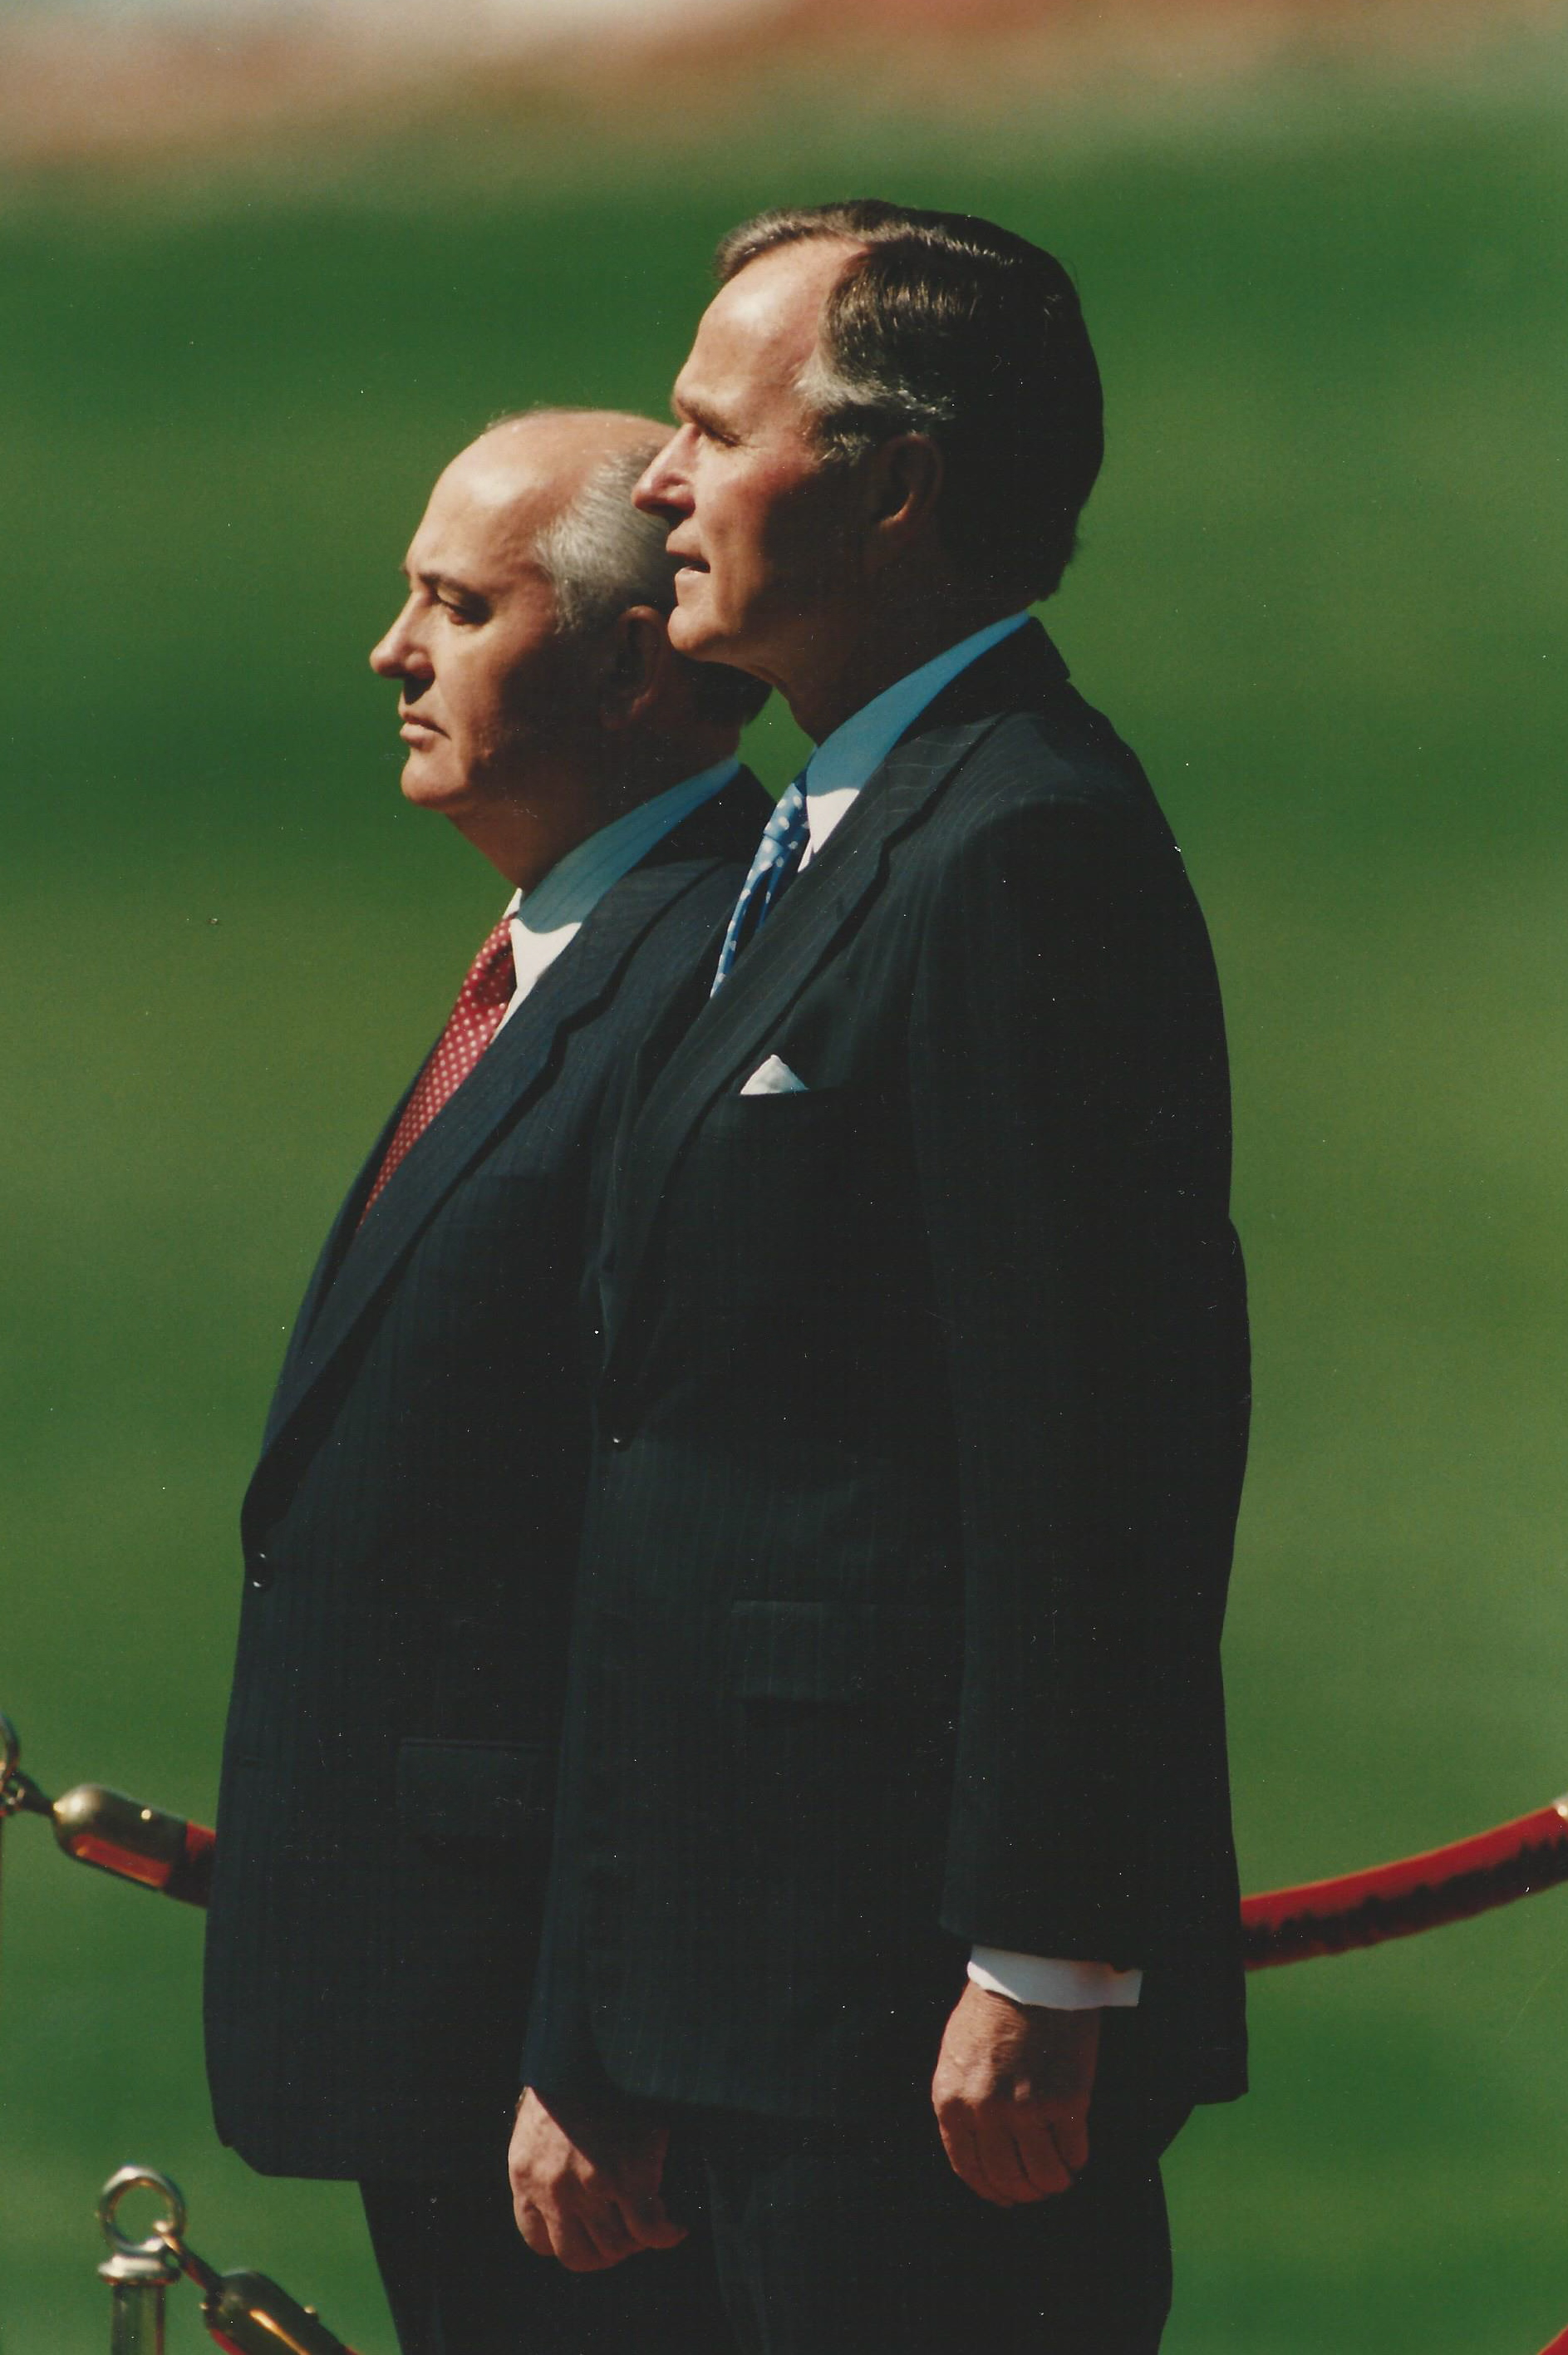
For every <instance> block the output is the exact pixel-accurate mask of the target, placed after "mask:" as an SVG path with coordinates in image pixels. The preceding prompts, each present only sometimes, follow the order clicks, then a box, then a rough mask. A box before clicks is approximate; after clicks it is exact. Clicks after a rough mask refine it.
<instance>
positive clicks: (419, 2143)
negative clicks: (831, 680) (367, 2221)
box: [206, 774, 768, 2176]
mask: <svg viewBox="0 0 1568 2355" xmlns="http://www.w3.org/2000/svg"><path fill="white" fill-rule="evenodd" d="M767 813H768V803H767V800H766V797H765V795H764V794H763V793H762V791H761V789H760V788H759V787H758V786H757V784H756V783H755V781H754V780H752V778H750V777H749V776H745V775H744V774H743V775H742V777H741V779H738V780H737V781H736V783H733V784H732V785H731V786H729V787H727V788H726V789H725V791H724V792H723V793H722V794H720V795H719V796H718V798H717V799H716V800H715V801H713V802H711V803H709V805H707V806H706V807H704V808H703V809H700V810H699V811H698V812H696V813H695V814H694V815H693V816H692V817H690V818H688V820H687V821H686V822H685V823H684V824H683V825H682V826H680V827H678V828H677V830H676V832H675V833H674V834H672V835H671V836H669V837H667V839H666V841H665V842H664V843H663V844H661V845H660V846H659V847H657V848H656V850H655V851H654V852H653V853H652V854H651V855H650V857H649V858H647V859H646V860H645V862H644V864H643V865H642V866H640V867H638V868H635V869H634V870H633V872H632V873H631V874H629V875H627V876H626V877H625V878H624V879H623V880H622V881H621V882H620V883H618V884H617V885H616V886H615V887H614V889H613V890H612V891H610V892H609V893H608V894H607V895H606V897H605V898H604V899H603V900H601V902H600V904H599V906H598V907H597V908H596V909H595V911H594V912H593V913H592V915H591V916H590V917H589V919H588V921H587V922H586V923H585V924H584V926H583V928H582V930H581V932H580V933H579V934H578V936H577V938H576V940H575V941H574V942H573V943H572V944H571V947H570V948H568V949H567V950H566V951H565V953H564V954H562V955H561V956H560V958H558V959H557V961H556V962H555V964H552V965H551V966H550V967H549V971H548V972H547V973H546V974H545V975H543V976H542V978H541V979H540V981H539V984H538V985H537V986H536V988H535V989H534V991H533V992H532V994H531V995H530V996H529V997H528V999H527V1000H526V1001H525V1002H524V1004H523V1005H522V1007H519V1009H518V1011H517V1014H516V1015H515V1016H514V1017H513V1018H512V1020H511V1021H510V1022H509V1023H508V1024H507V1027H506V1028H505V1029H504V1030H502V1031H501V1033H500V1034H499V1036H498V1038H497V1039H496V1041H495V1043H494V1045H493V1046H492V1047H491V1048H490V1050H488V1052H487V1053H486V1054H485V1057H484V1059H483V1060H482V1061H481V1062H480V1064H479V1065H478V1067H477V1069H476V1070H475V1072H474V1073H473V1074H472V1076H471V1077H470V1078H469V1079H468V1080H467V1082H465V1083H464V1086H463V1087H462V1088H461V1089H460V1090H459V1091H458V1092H457V1094H456V1095H455V1096H453V1099H452V1100H451V1102H450V1103H448V1104H447V1105H446V1106H445V1107H444V1109H443V1111H442V1112H441V1114H439V1115H438V1117H437V1118H436V1120H435V1121H434V1122H433V1123H432V1125H431V1126H430V1128H429V1129H427V1130H426V1132H425V1134H424V1135H423V1136H422V1137H421V1139H420V1141H419V1143H418V1144H417V1145H416V1146H414V1147H413V1149H412V1151H411V1153H410V1154H409V1156H408V1157H407V1158H406V1159H405V1160H404V1161H403V1162H402V1164H401V1165H400V1167H399V1168H398V1170H397V1172H396V1173H395V1175H394V1176H393V1177H392V1179H391V1181H390V1182H389V1185H388V1187H387V1188H386V1190H385V1191H384V1193H383V1194H382V1195H381V1197H380V1198H379V1200H378V1202H377V1204H376V1207H375V1209H373V1211H372V1212H371V1213H370V1216H369V1218H368V1220H367V1221H366V1224H365V1226H364V1228H363V1230H362V1231H360V1232H358V1233H357V1234H356V1232H355V1226H356V1221H357V1218H358V1215H359V1209H360V1205H361V1203H362V1202H363V1200H364V1198H365V1195H366V1193H367V1191H368V1187H369V1184H370V1182H371V1178H372V1177H373V1175H374V1172H375V1171H376V1169H377V1168H378V1167H379V1163H380V1156H381V1153H382V1150H383V1149H384V1146H385V1145H386V1142H387V1138H388V1136H389V1135H390V1133H391V1127H392V1125H393V1124H394V1123H395V1121H396V1118H397V1114H398V1112H399V1111H400V1110H401V1106H399V1107H398V1108H397V1110H396V1111H394V1113H393V1115H392V1120H391V1121H389V1124H388V1128H387V1130H386V1131H385V1132H384V1133H383V1135H382V1136H381V1138H380V1139H379V1141H378V1143H377V1146H376V1147H375V1150H374V1151H373V1152H372V1153H371V1155H370V1156H369V1158H368V1161H367V1163H366V1165H365V1167H364V1169H363V1170H362V1171H361V1172H360V1175H359V1177H358V1178H357V1181H356V1183H355V1185H354V1187H353V1188H352V1190H351V1191H350V1193H349V1196H348V1199H347V1202H346V1203H345V1204H344V1206H343V1209H342V1211H341V1212H340V1213H339V1216H338V1219H337V1221H336V1226H335V1227H334V1230H333V1232H332V1235H331V1237H330V1238H329V1240H328V1241H327V1244H326V1248H325V1251H324V1252H323V1254H322V1258H321V1262H320V1264H319V1265H318V1267H317V1268H316V1271H315V1275H314V1276H313V1278H312V1280H311V1284H310V1288H309V1290H308V1292H307V1294H306V1295H305V1300H304V1306H303V1308H302V1310H301V1313H300V1316H299V1321H298V1324H297V1326H296V1327H295V1331H294V1335H293V1341H292V1343H291V1346H290V1348H289V1352H288V1357H287V1359H286V1362H285V1364H284V1367H283V1375H282V1379H281V1380H280V1382H279V1385H278V1391H277V1395H276V1397H275V1399H274V1400H273V1402H272V1414H271V1417H270V1419H269V1422H268V1424H267V1431H266V1436H265V1440H264V1443H263V1445H262V1451H261V1462H260V1464H259V1465H258V1467H257V1470H256V1473H255V1476H254V1478H253V1479H252V1481H251V1488H250V1492H249V1494H248V1495H247V1497H246V1499H245V1508H244V1515H243V1535H244V1547H245V1561H246V1571H247V1582H246V1592H245V1598H244V1604H243V1610H242V1614H241V1620H240V1647H239V1658H238V1663H237V1666H236V1669H235V1678H234V1692H233V1699H232V1702H231V1706H230V1712H229V1731H228V1737H227V1742H226V1744H225V1751H224V1766H223V1786H222V1796H221V1799H220V1803H219V1819H218V1851H217V1870H216V1874H215V1877H214V1882H213V1890H212V1902H211V1911H210V1914H209V1921H208V1962H207V2001H206V2017H207V2037H208V2064H209V2073H210V2078H211V2084H212V2093H213V2102H214V2108H215V2112H216V2116H217V2121H218V2126H219V2133H220V2134H221V2135H222V2136H223V2137H224V2138H225V2139H226V2140H227V2141H229V2142H231V2143H232V2144H234V2145H235V2147H237V2148H238V2149H239V2150H240V2151H241V2152H242V2153H243V2155H244V2156H245V2158H248V2159H249V2160H250V2161H251V2164H252V2165H253V2166H255V2167H259V2168H261V2169H266V2170H267V2171H269V2172H274V2173H290V2174H302V2175H322V2176H356V2175H364V2174H375V2175H381V2176H386V2175H397V2174H400V2173H401V2174H414V2175H430V2174H440V2173H443V2172H449V2171H456V2170H458V2169H471V2168H473V2167H475V2165H478V2164H482V2163H484V2161H485V2160H486V2159H487V2158H491V2157H493V2156H495V2154H496V2152H497V2151H498V2150H499V2149H501V2148H504V2147H505V2137H506V2131H507V2121H508V2118H509V2115H510V2110H511V2105H512V2102H513V2100H514V2099H515V2097H516V2092H517V2048H518V2043H519V2041H520V2038H521V2035H522V2028H523V2020H524V2018H525V2015H526V2009H527V2002H528V1983H529V1977H530V1973H531V1969H532V1964H533V1955H534V1943H535V1937H536V1933H537V1925H538V1913H539V1901H540V1895H541V1887H542V1880H543V1873H544V1866H545V1857H546V1851H547V1848H548V1831H549V1784H550V1776H551V1769H552V1766H553V1760H554V1751H555V1745H556V1738H557V1729H558V1726H559V1721H560V1702H561V1688H562V1681H563V1672H564V1653H565V1643H566V1629H567V1624H568V1617H569V1607H570V1598H571V1577H572V1573H573V1569H574V1565H575V1561H576V1555H577V1544H578V1536H579V1529H580V1524H581V1493H582V1483H583V1476H584V1469H585V1463H586V1456H587V1448H588V1428H587V1427H588V1409H587V1401H586V1396H585V1387H584V1377H583V1372H582V1369H581V1360H580V1356H579V1352H578V1350H577V1348H576V1347H575V1340H576V1336H577V1325H576V1318H575V1308H576V1302H577V1296H578V1294H579V1291H580V1288H581V1280H582V1270H583V1263H584V1252H585V1236H584V1225H585V1220H586V1216H587V1197H588V1191H589V1171H590V1161H591V1148H592V1138H593V1135H594V1130H595V1124H596V1123H597V1122H598V1120H599V1119H600V1116H601V1112H602V1108H603V1105H604V1104H605V1103H606V1100H607V1099H613V1097H614V1094H615V1092H616V1091H617V1090H618V1088H619V1087H620V1085H621V1084H622V1083H623V1082H624V1073H625V1071H626V1069H627V1068H628V1066H629V1063H630V1060H631V1056H632V1053H633V1050H635V1046H636V1044H637V1041H638V1039H640V1037H641V1035H642V1032H643V1029H644V1028H645V1025H646V1024H647V1022H648V1021H649V1020H650V1019H651V1018H652V1017H653V1015H654V1013H655V1012H656V1009H657V1007H658V1006H659V1004H660V1003H661V1001H662V1000H663V998H664V997H665V996H667V993H668V992H669V991H670V990H671V989H672V988H673V987H674V986H676V985H677V983H679V982H681V981H683V980H685V979H686V978H687V977H688V975H690V973H691V972H692V970H693V969H694V967H695V966H696V965H697V964H698V963H699V955H700V953H701V951H702V949H703V946H704V944H705V943H708V942H709V939H710V938H714V936H715V935H716V933H717V931H718V929H719V928H720V927H721V926H722V924H723V922H724V921H725V919H726V918H727V916H728V914H729V912H730V910H731V906H732V905H733V902H734V899H735V895H736V892H737V890H739V888H740V882H741V877H742V875H743V873H744V870H745V866H746V863H747V862H748V860H749V859H750V858H751V856H752V850H753V849H754V847H755V845H756V841H757V838H758V836H759V835H760V833H761V831H762V828H763V824H764V823H765V821H766V817H767ZM714 947H715V952H716V948H717V941H716V938H714Z"/></svg>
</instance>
